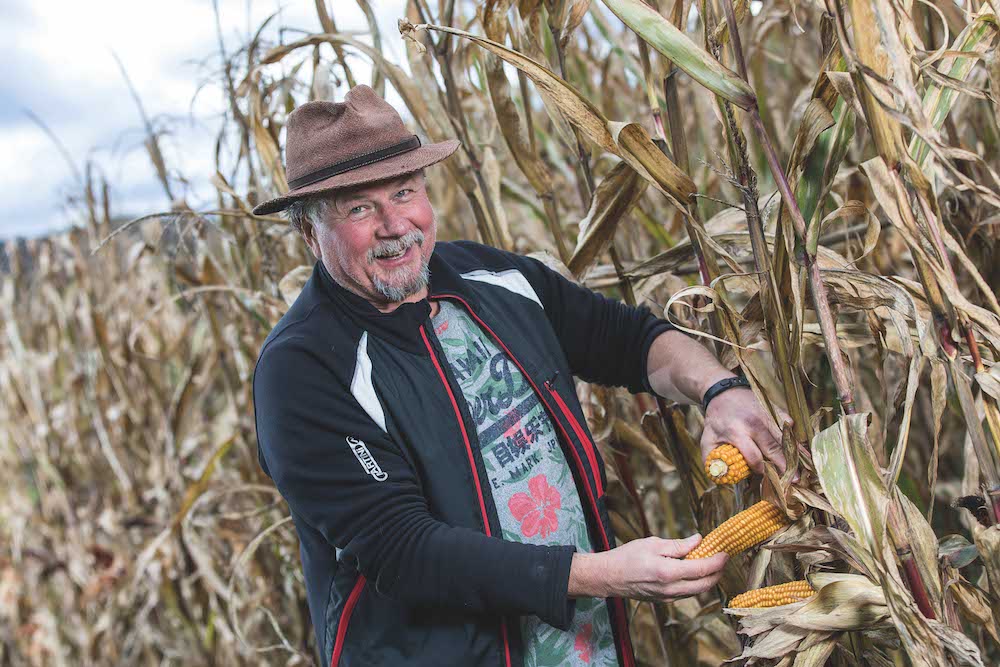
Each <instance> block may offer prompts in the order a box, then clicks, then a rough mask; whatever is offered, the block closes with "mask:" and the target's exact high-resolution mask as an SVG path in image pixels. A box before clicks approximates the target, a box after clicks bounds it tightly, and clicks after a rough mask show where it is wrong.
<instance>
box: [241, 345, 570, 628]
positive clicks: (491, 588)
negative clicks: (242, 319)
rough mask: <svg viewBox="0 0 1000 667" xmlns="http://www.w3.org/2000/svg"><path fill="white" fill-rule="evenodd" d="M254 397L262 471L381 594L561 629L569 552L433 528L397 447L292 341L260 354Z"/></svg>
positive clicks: (566, 620)
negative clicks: (529, 618)
mask: <svg viewBox="0 0 1000 667" xmlns="http://www.w3.org/2000/svg"><path fill="white" fill-rule="evenodd" d="M253 392H254V407H255V413H256V416H255V418H256V423H257V439H258V444H259V448H260V449H259V455H260V462H261V466H262V467H263V468H264V470H265V472H267V473H268V475H269V476H270V477H271V478H272V479H273V480H274V483H275V485H276V486H277V487H278V490H279V491H280V492H281V495H282V496H283V497H284V498H285V500H286V501H287V502H288V504H289V506H290V507H291V509H292V510H293V512H294V513H295V514H296V515H297V516H298V517H300V518H301V519H302V520H304V521H306V522H307V523H308V524H309V525H310V526H311V527H312V528H314V529H315V530H317V531H319V532H320V533H321V534H322V535H323V536H324V537H325V538H326V540H327V541H328V542H329V543H330V544H331V545H333V546H335V547H336V548H338V549H341V550H342V552H341V553H340V554H339V559H340V561H342V562H343V561H346V562H354V563H356V564H357V569H358V571H360V572H361V573H362V574H363V575H365V577H366V578H367V579H368V581H369V582H371V583H373V584H374V585H375V587H376V590H377V591H378V592H379V593H381V594H383V595H387V596H389V597H392V598H394V599H397V600H399V601H401V602H403V603H406V604H410V605H414V606H424V605H427V606H436V607H449V608H453V609H456V610H464V611H465V612H469V613H494V614H518V615H524V614H535V615H537V616H538V617H539V618H540V619H542V620H543V621H545V622H546V623H548V624H550V625H552V626H554V627H557V628H560V629H567V628H568V627H569V624H570V621H571V620H572V617H573V612H574V608H575V601H574V600H572V599H570V598H568V597H567V590H568V585H569V570H570V564H571V561H572V557H573V552H574V551H575V548H574V547H570V546H558V547H548V546H537V545H530V544H520V543H516V542H506V541H503V540H500V539H496V538H493V537H487V536H486V535H485V534H483V533H480V532H477V531H474V530H470V529H467V528H462V527H454V526H450V525H447V524H444V523H442V522H441V521H439V520H436V519H435V518H434V517H433V516H432V515H431V514H430V512H429V510H428V506H427V502H426V500H425V499H424V496H423V494H422V492H421V488H420V482H419V479H418V478H417V476H416V474H415V473H414V469H413V467H412V466H411V465H410V463H409V461H408V460H407V458H406V456H405V455H404V453H403V452H402V450H401V449H400V448H399V447H398V446H397V444H396V442H394V440H393V439H392V438H391V437H390V436H388V435H387V434H386V433H385V432H384V431H383V430H382V429H381V428H380V427H379V426H378V425H377V424H376V423H375V422H374V421H373V420H372V419H371V418H370V417H369V416H368V414H367V413H365V412H364V411H363V409H362V408H361V406H360V405H359V404H358V403H357V401H356V400H355V399H354V397H353V396H352V395H351V394H350V392H349V391H348V388H347V387H345V386H344V385H343V383H342V382H340V381H338V379H337V378H336V377H335V374H334V373H333V372H332V371H330V370H329V369H328V368H327V367H326V366H324V365H323V363H322V362H320V361H319V360H318V359H315V358H312V357H311V355H310V353H309V352H308V351H307V350H306V349H304V347H303V346H302V345H300V344H299V345H297V344H295V342H294V341H292V342H288V341H281V343H280V346H279V347H273V346H272V347H269V348H267V350H266V351H265V353H264V354H263V355H262V356H261V359H260V361H259V362H258V364H257V369H256V371H255V374H254V381H253ZM359 443H360V445H359ZM362 445H363V449H362V447H361V446H362ZM356 452H357V453H356ZM368 456H370V459H371V461H369V463H368V467H367V468H366V466H365V464H364V463H363V460H367V458H368ZM372 462H374V464H377V466H378V469H375V468H373V467H372Z"/></svg>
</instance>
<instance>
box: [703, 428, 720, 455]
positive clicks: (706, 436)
mask: <svg viewBox="0 0 1000 667" xmlns="http://www.w3.org/2000/svg"><path fill="white" fill-rule="evenodd" d="M721 444H722V441H720V440H719V437H718V436H717V435H716V433H715V429H714V428H712V427H710V426H709V427H706V428H705V430H704V431H702V432H701V440H700V441H699V445H698V446H699V447H700V448H701V461H702V463H704V462H705V461H706V460H708V454H709V452H711V451H712V450H713V449H715V448H716V447H717V446H718V445H721Z"/></svg>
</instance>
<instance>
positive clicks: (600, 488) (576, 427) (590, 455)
mask: <svg viewBox="0 0 1000 667" xmlns="http://www.w3.org/2000/svg"><path fill="white" fill-rule="evenodd" d="M545 388H546V389H548V390H549V393H550V394H552V396H553V398H555V399H556V403H557V404H558V405H559V409H560V410H562V411H563V414H564V415H566V419H568V420H569V425H570V426H572V427H573V431H574V432H575V433H576V437H577V438H579V439H580V442H582V443H583V448H584V450H585V451H586V452H587V459H588V460H589V461H590V469H591V470H592V471H593V473H594V484H595V485H596V486H597V497H598V498H600V497H601V496H602V495H604V485H603V483H602V482H601V469H600V467H599V466H598V465H597V455H596V454H594V443H592V442H591V441H590V438H588V437H587V434H586V433H585V432H584V430H583V427H582V426H580V422H578V421H577V420H576V417H575V416H573V413H572V412H570V409H569V406H568V405H566V402H565V401H563V399H562V396H560V395H559V392H557V391H556V390H555V389H553V388H552V387H551V386H549V385H548V384H546V385H545Z"/></svg>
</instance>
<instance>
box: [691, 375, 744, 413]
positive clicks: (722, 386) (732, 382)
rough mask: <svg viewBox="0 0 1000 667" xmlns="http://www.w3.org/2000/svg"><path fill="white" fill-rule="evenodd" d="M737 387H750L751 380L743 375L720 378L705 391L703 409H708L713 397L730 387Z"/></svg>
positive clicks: (702, 401) (702, 402)
mask: <svg viewBox="0 0 1000 667" xmlns="http://www.w3.org/2000/svg"><path fill="white" fill-rule="evenodd" d="M736 387H746V388H748V389H749V388H750V382H749V380H747V379H746V378H745V377H743V376H742V375H739V376H737V377H734V378H725V379H724V380H719V381H718V382H716V383H715V384H713V385H712V386H711V387H709V388H708V389H707V390H706V391H705V395H704V396H703V397H702V399H701V408H702V410H708V404H709V403H711V402H712V399H713V398H715V397H716V396H718V395H719V394H721V393H722V392H724V391H727V390H729V389H734V388H736Z"/></svg>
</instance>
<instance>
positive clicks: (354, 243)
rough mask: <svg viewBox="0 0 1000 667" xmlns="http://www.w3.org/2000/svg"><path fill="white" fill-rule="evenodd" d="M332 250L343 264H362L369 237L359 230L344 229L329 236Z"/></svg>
mask: <svg viewBox="0 0 1000 667" xmlns="http://www.w3.org/2000/svg"><path fill="white" fill-rule="evenodd" d="M330 238H331V242H332V245H333V248H334V249H335V250H336V252H337V253H339V254H340V255H341V257H340V261H341V263H343V264H345V265H346V264H354V265H358V264H364V263H365V256H366V254H367V253H368V248H369V240H370V237H369V235H368V234H367V233H366V232H365V230H363V229H360V228H350V227H349V228H344V229H340V230H338V231H337V233H336V234H331V235H330Z"/></svg>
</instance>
